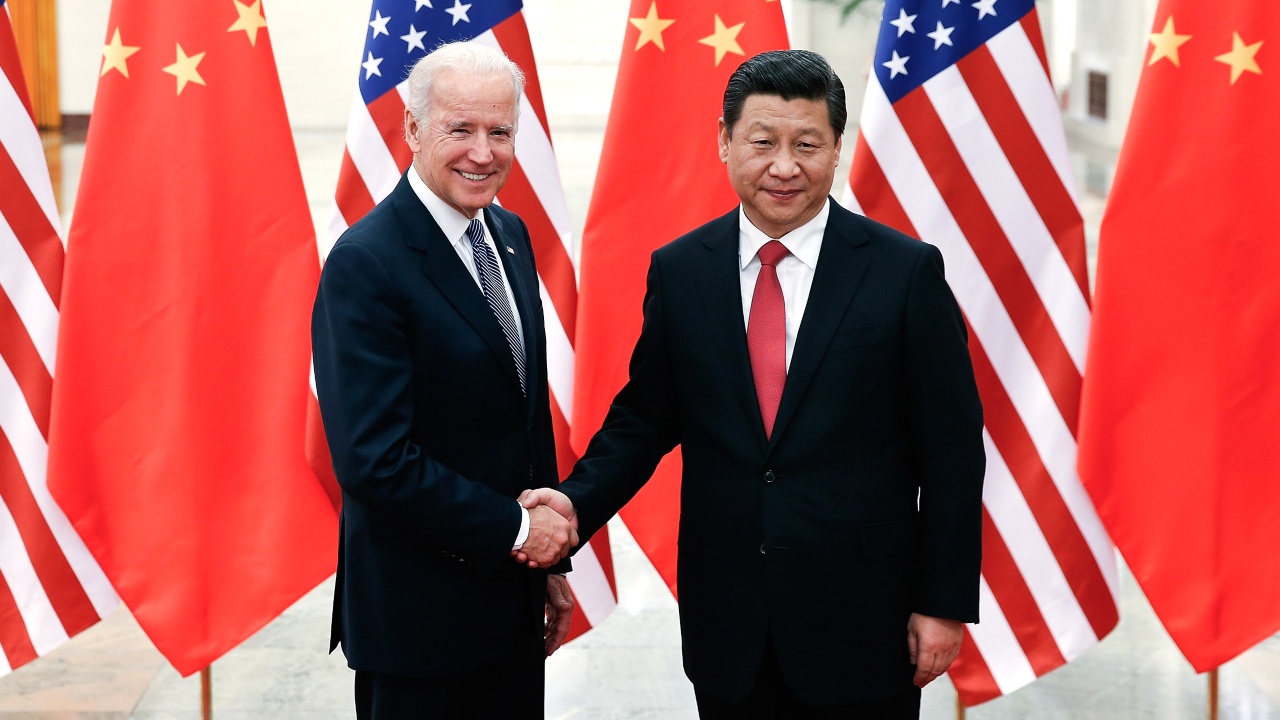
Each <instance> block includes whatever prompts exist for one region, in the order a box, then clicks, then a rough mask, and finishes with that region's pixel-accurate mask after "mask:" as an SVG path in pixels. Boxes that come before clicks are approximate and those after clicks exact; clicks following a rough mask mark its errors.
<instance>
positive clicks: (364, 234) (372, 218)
mask: <svg viewBox="0 0 1280 720" xmlns="http://www.w3.org/2000/svg"><path fill="white" fill-rule="evenodd" d="M404 244H405V243H404V231H403V230H402V229H401V227H400V219H399V218H398V217H397V216H396V211H395V208H394V207H392V205H391V202H390V198H387V199H385V200H383V201H382V202H380V203H378V204H377V205H375V206H374V208H373V209H372V210H370V211H369V212H367V213H365V216H364V217H362V218H360V219H359V220H357V221H356V222H355V224H354V225H352V226H351V227H349V228H347V229H346V231H344V232H343V233H342V235H341V236H340V237H339V238H338V241H337V242H336V243H334V244H333V250H337V249H338V248H340V247H342V246H344V245H358V246H360V247H363V248H364V249H366V250H368V251H369V252H371V253H373V254H374V255H375V256H377V257H379V258H386V257H388V256H389V255H391V254H394V252H395V251H396V249H397V248H398V247H403V246H404ZM330 252H332V251H330Z"/></svg>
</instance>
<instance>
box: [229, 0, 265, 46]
mask: <svg viewBox="0 0 1280 720" xmlns="http://www.w3.org/2000/svg"><path fill="white" fill-rule="evenodd" d="M231 2H233V3H235V5H236V12H238V13H240V17H239V18H238V19H237V20H236V21H235V22H234V23H232V25H231V27H229V28H227V32H235V31H237V30H243V31H244V32H245V34H246V35H248V36H249V44H250V45H254V46H256V45H257V44H258V30H259V29H261V28H264V27H266V26H267V19H266V18H264V17H263V16H262V0H253V4H252V5H245V4H244V3H241V2H240V0H231Z"/></svg>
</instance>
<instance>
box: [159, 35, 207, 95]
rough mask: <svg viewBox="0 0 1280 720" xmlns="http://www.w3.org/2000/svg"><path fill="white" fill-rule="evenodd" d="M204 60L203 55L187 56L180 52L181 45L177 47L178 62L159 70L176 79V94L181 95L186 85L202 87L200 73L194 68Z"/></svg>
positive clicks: (202, 81) (202, 79) (202, 80)
mask: <svg viewBox="0 0 1280 720" xmlns="http://www.w3.org/2000/svg"><path fill="white" fill-rule="evenodd" d="M203 59H204V53H196V54H195V55H191V56H188V55H187V54H186V53H185V52H183V51H182V45H181V44H179V45H178V60H177V62H175V63H174V64H172V65H170V66H169V67H166V68H161V69H162V70H164V71H165V72H167V73H169V74H170V75H173V76H174V77H176V78H178V94H179V95H181V94H182V88H184V87H186V86H187V83H189V82H193V83H196V84H197V85H204V78H202V77H200V71H199V70H196V66H197V65H199V64H200V61H201V60H203Z"/></svg>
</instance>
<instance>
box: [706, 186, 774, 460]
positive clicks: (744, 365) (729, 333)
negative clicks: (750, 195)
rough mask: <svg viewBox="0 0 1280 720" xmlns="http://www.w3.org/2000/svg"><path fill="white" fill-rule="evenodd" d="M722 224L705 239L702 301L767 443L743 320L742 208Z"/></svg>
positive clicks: (760, 438)
mask: <svg viewBox="0 0 1280 720" xmlns="http://www.w3.org/2000/svg"><path fill="white" fill-rule="evenodd" d="M715 222H716V224H717V225H718V227H717V228H716V229H715V231H713V232H712V233H711V235H710V237H709V238H708V239H707V240H705V241H703V247H705V248H706V250H707V255H708V257H707V259H706V261H705V262H701V263H698V279H699V283H700V285H701V288H702V301H703V305H704V306H705V307H706V311H707V320H708V321H709V324H710V327H711V335H712V337H713V338H714V339H715V345H716V347H717V348H718V349H719V352H720V355H721V360H722V363H721V364H722V366H723V367H724V369H725V372H726V373H727V374H728V375H729V385H730V386H731V387H732V388H733V394H734V395H736V396H737V398H738V402H739V403H740V404H741V405H742V411H743V412H744V413H746V414H747V422H748V423H749V424H750V425H751V428H752V436H753V437H754V438H755V440H756V443H757V444H758V445H759V446H760V448H761V449H763V448H764V447H765V435H764V421H763V420H761V419H760V403H759V401H758V400H757V399H756V386H755V381H754V380H753V379H752V377H751V357H750V355H749V354H748V352H747V330H746V325H745V324H744V323H743V321H742V280H741V266H740V263H739V260H738V210H737V209H736V208H735V209H734V210H733V212H731V213H730V214H728V215H725V216H724V217H722V218H720V219H719V220H716V221H715Z"/></svg>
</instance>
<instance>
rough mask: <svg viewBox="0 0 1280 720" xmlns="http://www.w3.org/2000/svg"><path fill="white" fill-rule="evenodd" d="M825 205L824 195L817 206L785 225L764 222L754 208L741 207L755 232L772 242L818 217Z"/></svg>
mask: <svg viewBox="0 0 1280 720" xmlns="http://www.w3.org/2000/svg"><path fill="white" fill-rule="evenodd" d="M826 203H827V198H826V196H825V195H824V196H823V198H822V202H820V203H818V204H817V205H815V206H813V207H811V208H808V209H806V210H805V211H804V214H802V215H801V216H800V217H798V218H796V219H795V220H792V221H791V222H786V223H774V222H770V221H768V220H766V219H765V218H764V217H762V216H761V215H759V214H758V213H757V212H756V211H755V209H754V208H750V207H747V206H746V205H745V204H743V206H742V211H743V212H744V213H746V215H747V220H750V221H751V224H752V225H754V226H755V228H756V229H757V230H759V231H760V232H762V233H764V234H765V235H766V236H768V237H769V238H771V239H773V240H777V239H779V238H781V237H782V236H784V235H786V234H787V233H789V232H791V231H792V230H795V229H796V228H799V227H803V226H804V225H805V223H807V222H809V221H810V220H813V219H814V218H816V217H818V213H820V212H822V208H823V207H824V206H826Z"/></svg>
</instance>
